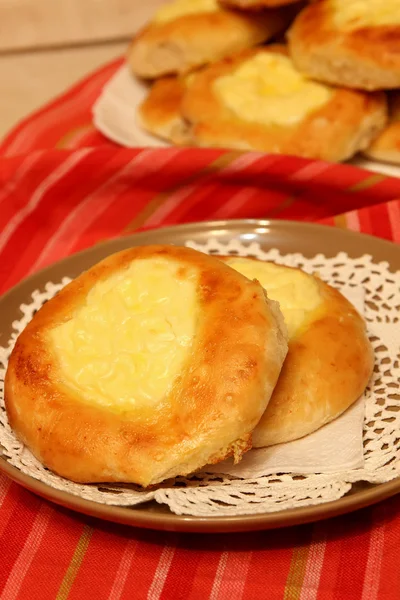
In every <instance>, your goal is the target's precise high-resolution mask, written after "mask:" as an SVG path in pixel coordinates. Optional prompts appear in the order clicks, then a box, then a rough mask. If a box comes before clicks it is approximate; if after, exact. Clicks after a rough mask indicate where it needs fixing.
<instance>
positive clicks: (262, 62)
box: [181, 45, 387, 161]
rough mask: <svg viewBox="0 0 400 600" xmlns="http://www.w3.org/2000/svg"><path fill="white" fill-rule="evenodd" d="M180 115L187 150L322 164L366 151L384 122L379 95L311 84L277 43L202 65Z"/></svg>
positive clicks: (383, 105)
mask: <svg viewBox="0 0 400 600" xmlns="http://www.w3.org/2000/svg"><path fill="white" fill-rule="evenodd" d="M181 111H182V115H183V117H184V118H185V120H186V121H187V122H188V124H189V125H191V130H192V137H193V143H194V144H195V145H198V146H204V147H207V146H211V147H222V148H234V149H239V150H259V151H264V152H273V153H278V154H291V155H296V156H304V157H306V158H314V159H323V160H330V161H342V160H346V159H348V158H350V157H351V156H353V155H354V154H355V153H356V152H357V151H359V150H360V149H364V148H366V147H367V146H368V145H369V144H370V142H371V141H372V139H373V138H374V137H376V135H377V134H378V133H379V132H380V131H381V130H382V129H383V127H384V126H385V124H386V120H387V106H386V97H385V95H384V93H383V92H377V93H375V94H366V93H364V92H358V91H354V90H348V89H344V88H332V87H330V86H325V85H324V84H320V83H316V82H314V81H311V80H310V79H307V78H305V77H304V76H303V75H302V74H301V73H299V71H297V70H296V69H295V68H294V66H293V63H292V62H291V61H290V58H289V57H288V53H287V49H286V48H285V47H284V46H281V45H272V46H267V47H265V48H257V49H252V50H248V51H246V52H243V53H242V54H241V55H240V56H236V57H234V58H231V59H225V60H224V61H220V62H219V63H217V64H214V65H210V66H209V67H206V68H205V69H204V70H203V71H202V72H201V73H199V74H198V75H196V77H195V79H194V81H193V83H192V84H191V85H190V87H189V88H188V89H187V91H186V93H185V95H184V97H183V100H182V104H181Z"/></svg>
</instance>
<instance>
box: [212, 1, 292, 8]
mask: <svg viewBox="0 0 400 600" xmlns="http://www.w3.org/2000/svg"><path fill="white" fill-rule="evenodd" d="M299 1H300V0H219V2H220V4H221V5H222V6H227V7H228V8H240V9H243V10H260V9H263V8H276V7H277V6H287V5H288V4H299Z"/></svg>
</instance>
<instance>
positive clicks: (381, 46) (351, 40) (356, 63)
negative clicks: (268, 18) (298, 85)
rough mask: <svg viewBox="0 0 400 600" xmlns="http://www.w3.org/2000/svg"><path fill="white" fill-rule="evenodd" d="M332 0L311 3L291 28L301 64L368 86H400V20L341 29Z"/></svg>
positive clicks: (335, 79)
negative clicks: (398, 22) (336, 20)
mask: <svg viewBox="0 0 400 600" xmlns="http://www.w3.org/2000/svg"><path fill="white" fill-rule="evenodd" d="M332 15H333V13H332V8H331V6H330V3H329V0H320V1H318V2H315V3H313V4H310V5H309V6H307V7H306V8H305V9H304V10H303V11H302V12H301V13H300V14H299V15H298V16H297V17H296V19H295V21H294V22H293V24H292V26H291V27H290V29H289V31H288V41H289V49H290V53H291V56H292V59H293V61H294V63H295V65H296V66H297V68H298V69H300V70H301V71H303V72H304V73H307V75H309V76H310V77H313V78H315V79H319V80H321V81H324V82H327V83H334V84H337V85H343V86H348V87H350V88H356V89H364V90H370V91H372V90H383V89H391V88H397V87H400V25H398V24H396V25H385V26H383V25H381V26H374V27H363V28H362V29H356V30H353V31H342V30H340V29H338V28H337V27H336V25H335V23H334V21H333V16H332Z"/></svg>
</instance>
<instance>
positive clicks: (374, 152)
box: [364, 92, 400, 164]
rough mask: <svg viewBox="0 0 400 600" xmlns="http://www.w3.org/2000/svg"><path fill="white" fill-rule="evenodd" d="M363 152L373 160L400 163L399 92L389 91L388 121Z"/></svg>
mask: <svg viewBox="0 0 400 600" xmlns="http://www.w3.org/2000/svg"><path fill="white" fill-rule="evenodd" d="M364 154H365V155H366V156H368V157H370V158H372V159H374V160H382V161H385V162H390V163H394V164H400V92H390V93H389V123H388V125H387V126H386V127H385V129H384V130H383V131H382V133H380V134H379V135H378V137H377V138H376V139H374V141H373V142H372V144H371V145H370V146H369V147H368V148H367V149H366V150H364Z"/></svg>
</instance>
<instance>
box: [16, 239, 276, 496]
mask: <svg viewBox="0 0 400 600" xmlns="http://www.w3.org/2000/svg"><path fill="white" fill-rule="evenodd" d="M286 337H287V332H286V328H285V325H284V322H283V318H282V315H281V312H280V310H279V307H278V304H277V303H275V302H272V301H269V300H268V299H267V297H266V295H265V292H264V290H263V288H262V287H261V285H260V284H259V283H258V282H254V281H250V280H249V279H247V278H246V277H244V276H243V275H241V274H240V273H238V272H237V271H235V270H234V269H231V268H230V267H229V266H228V265H225V264H223V263H222V262H221V261H219V260H218V259H217V258H215V257H210V256H207V255H205V254H202V253H200V252H196V251H195V250H191V249H188V248H180V247H177V246H147V247H146V246H142V247H137V248H131V249H129V250H125V251H123V252H119V253H117V254H114V255H112V256H110V257H108V258H106V259H105V260H103V261H102V262H100V263H98V264H97V265H95V266H94V267H92V268H91V269H89V270H88V271H86V272H85V273H83V274H82V275H80V276H79V277H77V278H76V279H75V280H74V281H72V283H70V284H69V285H68V286H67V287H65V288H64V289H63V290H62V291H60V292H59V294H57V296H55V297H54V298H53V299H51V300H50V301H49V302H47V303H46V304H45V305H44V306H43V307H42V308H41V310H40V311H38V313H37V314H36V315H35V316H34V317H33V319H32V321H31V322H30V323H29V325H28V326H27V327H26V329H25V330H24V331H23V332H22V333H21V334H20V336H19V337H18V340H17V342H16V345H15V348H14V350H13V352H12V354H11V357H10V360H9V364H8V369H7V373H6V380H5V402H6V410H7V414H8V419H9V422H10V425H11V427H12V428H13V430H14V431H15V432H16V434H17V435H18V437H19V438H20V439H21V440H22V441H23V443H24V444H26V446H27V447H28V448H29V449H30V450H31V451H32V452H33V454H34V455H35V456H36V457H37V458H38V459H39V460H40V461H41V462H42V463H43V464H44V465H45V466H46V467H48V468H49V469H51V470H53V471H54V472H56V473H58V474H59V475H61V476H63V477H66V478H68V479H71V480H73V481H77V482H101V481H103V482H107V481H108V482H118V481H119V482H134V483H137V484H140V485H142V486H148V485H150V484H155V483H157V482H160V481H162V480H164V479H167V478H170V477H174V476H177V475H185V474H188V473H192V472H193V471H195V470H197V469H199V468H200V467H202V466H204V465H205V464H207V463H210V462H211V463H215V462H218V461H220V460H222V459H224V458H225V457H228V456H231V455H233V456H234V457H235V459H236V460H239V459H240V457H241V455H242V454H243V452H245V451H246V450H248V449H249V448H250V447H251V432H252V430H253V429H254V427H255V425H256V424H257V423H258V421H259V419H260V417H261V415H262V414H263V412H264V410H265V408H266V406H267V403H268V400H269V398H270V396H271V394H272V391H273V389H274V387H275V384H276V381H277V379H278V376H279V372H280V370H281V367H282V364H283V361H284V358H285V355H286V352H287V342H286Z"/></svg>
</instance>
